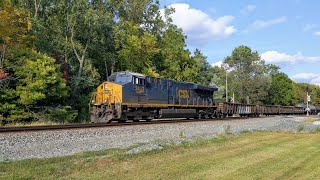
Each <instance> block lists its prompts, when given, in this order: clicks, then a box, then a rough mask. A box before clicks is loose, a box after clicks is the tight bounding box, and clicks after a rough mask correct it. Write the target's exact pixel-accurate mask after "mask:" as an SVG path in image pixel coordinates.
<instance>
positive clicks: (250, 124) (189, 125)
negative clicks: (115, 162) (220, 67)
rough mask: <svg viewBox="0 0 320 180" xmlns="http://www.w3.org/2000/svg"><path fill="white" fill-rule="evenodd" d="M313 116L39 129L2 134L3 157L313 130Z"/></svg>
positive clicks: (0, 148) (0, 156)
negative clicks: (256, 131)
mask: <svg viewBox="0 0 320 180" xmlns="http://www.w3.org/2000/svg"><path fill="white" fill-rule="evenodd" d="M308 118H310V117H302V116H276V117H263V118H250V119H241V120H216V121H201V122H183V123H168V124H149V125H134V126H122V127H118V126H117V127H105V128H89V129H72V130H55V131H36V132H20V133H4V134H0V161H8V160H22V159H30V158H47V157H57V156H67V155H73V154H76V153H80V152H85V151H98V150H106V149H112V148H129V147H131V146H134V145H139V144H140V146H138V147H135V148H133V149H131V150H129V151H128V152H127V153H137V152H141V151H145V150H152V149H158V148H162V145H167V144H179V143H181V142H182V141H186V140H193V139H196V138H199V137H201V138H207V137H213V136H214V135H216V134H219V133H226V132H228V133H240V132H243V131H255V130H265V131H298V130H299V131H301V130H302V131H306V132H308V131H314V130H316V129H319V125H318V124H316V123H305V122H304V120H306V119H308Z"/></svg>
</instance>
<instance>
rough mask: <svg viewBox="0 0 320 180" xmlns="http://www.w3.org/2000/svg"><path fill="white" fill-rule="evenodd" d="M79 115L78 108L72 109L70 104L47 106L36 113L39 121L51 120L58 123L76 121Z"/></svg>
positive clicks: (35, 115)
mask: <svg viewBox="0 0 320 180" xmlns="http://www.w3.org/2000/svg"><path fill="white" fill-rule="evenodd" d="M77 115H78V111H77V110H72V109H71V107H70V106H64V107H57V108H51V107H49V108H47V109H46V110H44V111H42V112H39V113H34V117H35V119H37V120H39V121H43V122H46V121H50V122H57V123H71V122H74V120H75V118H76V117H77Z"/></svg>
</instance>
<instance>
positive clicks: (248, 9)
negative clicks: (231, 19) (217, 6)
mask: <svg viewBox="0 0 320 180" xmlns="http://www.w3.org/2000/svg"><path fill="white" fill-rule="evenodd" d="M255 9H256V6H255V5H253V4H249V5H247V6H245V7H244V8H242V9H241V11H240V12H241V13H242V14H249V13H251V12H253V11H254V10H255Z"/></svg>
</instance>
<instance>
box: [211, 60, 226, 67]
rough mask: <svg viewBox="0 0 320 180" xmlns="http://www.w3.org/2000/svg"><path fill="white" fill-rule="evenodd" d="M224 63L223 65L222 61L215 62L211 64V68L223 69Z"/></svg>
mask: <svg viewBox="0 0 320 180" xmlns="http://www.w3.org/2000/svg"><path fill="white" fill-rule="evenodd" d="M222 63H223V62H222V61H218V62H215V63H213V64H211V66H212V67H214V66H218V67H221V65H222Z"/></svg>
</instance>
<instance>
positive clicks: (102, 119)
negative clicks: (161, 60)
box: [90, 72, 320, 123]
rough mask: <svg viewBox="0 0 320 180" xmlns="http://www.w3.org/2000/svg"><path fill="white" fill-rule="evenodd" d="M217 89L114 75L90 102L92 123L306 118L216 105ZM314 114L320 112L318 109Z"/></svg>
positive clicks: (271, 109) (288, 109)
mask: <svg viewBox="0 0 320 180" xmlns="http://www.w3.org/2000/svg"><path fill="white" fill-rule="evenodd" d="M217 90H218V87H217V86H205V85H199V84H194V83H186V82H176V81H172V80H168V79H163V78H155V77H150V76H145V75H142V74H138V73H132V72H116V73H113V74H112V75H111V76H110V77H109V78H108V81H106V82H103V83H102V84H100V85H99V86H98V88H97V90H96V92H95V93H93V95H92V98H91V105H90V112H91V122H93V123H110V122H111V121H119V122H122V121H127V120H133V121H139V120H141V119H144V120H147V121H150V120H152V119H159V118H196V119H200V118H213V117H226V116H232V115H234V114H237V115H239V116H260V115H267V116H268V115H281V114H283V115H290V114H293V115H297V114H305V113H306V108H305V107H301V106H278V105H255V104H241V103H228V102H225V103H218V104H217V103H215V102H214V92H215V91H217ZM310 112H311V113H312V114H316V113H319V112H320V108H319V107H315V108H314V109H313V110H312V111H310Z"/></svg>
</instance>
